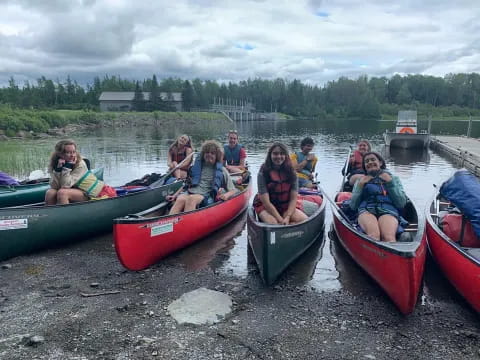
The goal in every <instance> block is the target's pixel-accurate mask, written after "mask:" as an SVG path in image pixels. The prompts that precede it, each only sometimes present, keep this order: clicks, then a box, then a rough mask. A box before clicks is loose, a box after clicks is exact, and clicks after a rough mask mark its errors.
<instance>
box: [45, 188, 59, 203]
mask: <svg viewBox="0 0 480 360" xmlns="http://www.w3.org/2000/svg"><path fill="white" fill-rule="evenodd" d="M45 205H57V190H55V189H48V190H47V192H46V193H45Z"/></svg>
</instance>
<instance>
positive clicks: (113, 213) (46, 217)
mask: <svg viewBox="0 0 480 360" xmlns="http://www.w3.org/2000/svg"><path fill="white" fill-rule="evenodd" d="M181 184H182V183H181V182H178V183H174V184H170V185H165V186H161V187H158V188H154V189H149V190H144V191H139V192H136V193H132V194H129V195H125V196H120V197H116V198H110V199H104V200H96V201H86V202H79V203H72V204H67V205H54V206H28V205H27V206H21V207H13V208H2V209H0V261H1V260H5V259H8V258H11V257H14V256H18V255H22V254H26V253H30V252H33V251H36V250H39V249H43V248H48V247H54V246H59V245H66V244H69V243H71V242H74V241H76V240H79V239H86V238H88V237H90V236H92V235H95V234H99V233H104V232H109V231H111V230H112V220H113V219H114V218H115V217H118V216H124V215H127V214H129V213H134V212H138V211H140V210H142V209H144V208H145V207H146V206H149V205H154V204H156V203H157V202H158V201H159V199H162V198H165V196H166V195H168V194H171V193H173V192H175V191H176V189H178V188H179V187H180V186H181Z"/></svg>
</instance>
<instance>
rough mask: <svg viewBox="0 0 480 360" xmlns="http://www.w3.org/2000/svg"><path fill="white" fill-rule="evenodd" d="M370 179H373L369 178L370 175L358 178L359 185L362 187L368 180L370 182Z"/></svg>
mask: <svg viewBox="0 0 480 360" xmlns="http://www.w3.org/2000/svg"><path fill="white" fill-rule="evenodd" d="M372 179H373V177H372V176H370V175H365V176H362V177H361V178H360V185H361V186H363V185H365V184H366V183H368V182H369V181H370V180H372Z"/></svg>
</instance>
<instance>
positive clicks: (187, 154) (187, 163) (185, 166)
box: [174, 147, 193, 171]
mask: <svg viewBox="0 0 480 360" xmlns="http://www.w3.org/2000/svg"><path fill="white" fill-rule="evenodd" d="M192 153H193V150H192V148H190V147H187V149H186V150H185V159H187V160H185V162H184V163H183V165H182V166H181V167H180V169H182V170H185V171H187V170H188V169H189V168H190V165H192V159H193V156H191V154H192ZM174 162H175V161H174ZM175 164H176V162H175ZM175 166H177V165H175ZM175 166H174V167H175Z"/></svg>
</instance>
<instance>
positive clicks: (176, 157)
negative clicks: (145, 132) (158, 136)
mask: <svg viewBox="0 0 480 360" xmlns="http://www.w3.org/2000/svg"><path fill="white" fill-rule="evenodd" d="M187 148H188V147H187V146H185V147H184V148H183V151H182V152H178V149H177V148H173V149H171V150H170V155H172V161H176V162H177V164H180V163H181V162H182V161H183V160H184V159H185V158H186V157H187Z"/></svg>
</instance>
